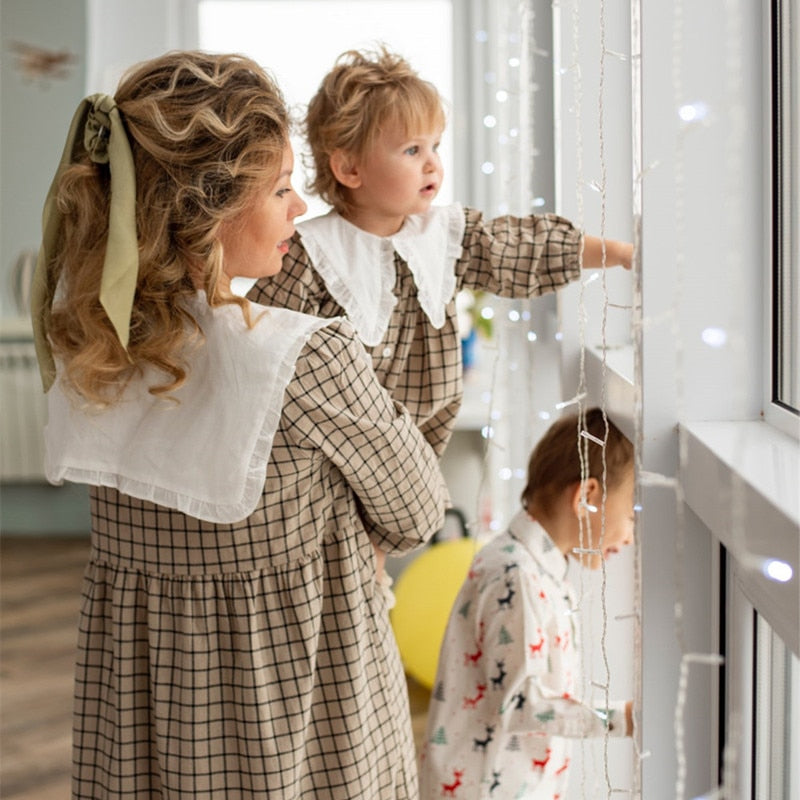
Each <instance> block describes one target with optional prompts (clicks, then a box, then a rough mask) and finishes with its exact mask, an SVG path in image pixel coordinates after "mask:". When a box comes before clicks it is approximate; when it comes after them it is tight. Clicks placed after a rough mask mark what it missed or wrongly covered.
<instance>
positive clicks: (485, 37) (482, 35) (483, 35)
mask: <svg viewBox="0 0 800 800" xmlns="http://www.w3.org/2000/svg"><path fill="white" fill-rule="evenodd" d="M475 41H476V42H488V41H489V34H488V33H487V32H486V31H475Z"/></svg>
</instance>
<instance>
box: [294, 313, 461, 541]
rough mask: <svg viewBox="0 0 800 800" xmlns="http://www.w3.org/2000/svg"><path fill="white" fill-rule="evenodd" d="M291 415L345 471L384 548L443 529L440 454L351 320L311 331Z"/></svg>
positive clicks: (300, 431) (298, 429)
mask: <svg viewBox="0 0 800 800" xmlns="http://www.w3.org/2000/svg"><path fill="white" fill-rule="evenodd" d="M342 332H344V335H343V333H342ZM284 416H285V417H287V418H288V419H289V420H290V422H291V424H292V427H293V429H294V431H295V435H297V436H298V437H300V439H301V440H302V441H303V443H304V444H307V445H309V446H313V447H315V448H317V449H319V450H320V451H321V452H322V453H323V455H324V456H325V457H326V458H328V459H330V461H331V462H333V463H334V464H335V465H336V467H337V468H338V469H339V470H340V471H341V473H342V475H343V476H344V479H345V480H346V481H347V483H348V484H349V485H350V488H351V489H352V491H353V493H354V494H355V496H356V500H357V502H358V505H359V510H360V512H361V513H362V515H363V516H364V518H365V520H366V521H368V522H369V523H370V534H371V537H372V538H373V539H374V538H375V537H376V536H377V537H380V539H381V547H382V549H384V550H398V551H402V550H408V549H411V548H413V547H415V546H417V545H419V544H421V543H422V542H424V541H427V539H428V538H430V536H432V535H433V533H434V532H435V531H437V530H439V529H440V528H441V527H442V524H443V521H444V509H445V504H446V502H447V499H448V493H447V489H446V486H445V483H444V478H443V477H442V474H441V470H440V469H439V463H438V459H437V457H436V454H435V453H434V452H433V450H432V449H431V447H430V446H429V445H428V444H427V442H426V441H425V439H424V437H423V436H422V434H421V433H420V431H419V430H418V428H417V427H416V425H415V424H414V422H413V420H412V419H411V417H410V416H409V414H408V412H407V411H406V410H405V409H404V408H403V407H401V406H399V405H398V404H396V403H395V402H394V401H392V399H391V398H390V397H389V395H388V393H387V392H386V390H384V389H383V387H381V385H380V384H379V383H378V380H377V378H376V376H375V373H374V371H373V369H372V363H371V360H370V357H369V355H368V354H367V353H366V351H365V350H364V348H363V346H362V345H361V343H360V342H359V341H358V339H357V338H356V337H355V336H354V334H353V331H352V327H351V326H350V324H349V323H344V322H342V323H335V324H333V325H331V326H329V327H327V328H324V329H322V330H320V331H318V332H317V333H315V334H314V335H313V336H312V337H311V339H310V340H309V343H308V344H307V346H306V348H305V350H304V352H303V353H302V354H301V356H300V358H299V359H298V361H297V365H296V372H295V377H294V379H293V380H292V381H291V382H290V384H289V386H288V387H287V398H286V404H285V406H284Z"/></svg>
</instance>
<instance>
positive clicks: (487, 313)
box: [481, 306, 494, 319]
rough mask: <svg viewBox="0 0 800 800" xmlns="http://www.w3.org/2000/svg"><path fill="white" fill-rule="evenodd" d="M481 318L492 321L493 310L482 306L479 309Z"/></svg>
mask: <svg viewBox="0 0 800 800" xmlns="http://www.w3.org/2000/svg"><path fill="white" fill-rule="evenodd" d="M481 317H482V318H483V319H494V309H493V308H492V307H491V306H484V307H483V308H482V309H481Z"/></svg>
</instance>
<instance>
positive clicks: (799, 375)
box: [770, 0, 800, 426]
mask: <svg viewBox="0 0 800 800" xmlns="http://www.w3.org/2000/svg"><path fill="white" fill-rule="evenodd" d="M771 17H772V19H771V27H772V63H771V67H772V69H771V82H772V153H771V158H772V271H773V276H772V298H771V300H772V336H771V342H770V346H771V350H772V358H771V363H772V376H771V381H770V385H771V386H770V388H771V398H770V400H771V401H772V402H773V403H776V404H777V405H778V406H780V407H781V408H784V409H789V410H791V411H792V412H794V414H797V412H798V409H800V158H798V155H797V154H798V153H800V77H798V76H800V45H798V42H800V32H799V29H798V23H800V2H798V0H772V9H771ZM794 424H795V426H796V424H797V422H796V419H795V421H794Z"/></svg>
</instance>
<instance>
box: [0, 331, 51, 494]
mask: <svg viewBox="0 0 800 800" xmlns="http://www.w3.org/2000/svg"><path fill="white" fill-rule="evenodd" d="M46 420H47V404H46V400H45V396H44V393H43V392H42V382H41V379H40V378H39V367H38V365H37V363H36V353H35V350H34V346H33V338H32V336H31V334H30V323H28V322H27V320H19V321H16V320H8V321H4V322H3V325H2V330H1V331H0V480H1V481H42V480H44V436H43V430H44V425H45V422H46Z"/></svg>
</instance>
